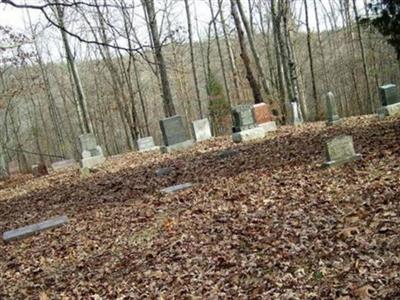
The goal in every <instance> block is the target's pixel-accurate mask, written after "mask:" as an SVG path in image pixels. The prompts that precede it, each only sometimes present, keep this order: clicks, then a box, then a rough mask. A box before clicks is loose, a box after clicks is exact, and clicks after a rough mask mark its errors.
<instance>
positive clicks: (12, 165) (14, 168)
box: [8, 160, 20, 176]
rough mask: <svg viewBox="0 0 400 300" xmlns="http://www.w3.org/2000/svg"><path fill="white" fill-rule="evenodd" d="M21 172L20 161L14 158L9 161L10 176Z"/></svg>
mask: <svg viewBox="0 0 400 300" xmlns="http://www.w3.org/2000/svg"><path fill="white" fill-rule="evenodd" d="M19 173H20V170H19V164H18V161H16V160H12V161H10V162H9V163H8V174H9V175H10V176H13V175H17V174H19Z"/></svg>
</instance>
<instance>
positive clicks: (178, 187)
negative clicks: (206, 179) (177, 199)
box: [160, 183, 193, 194]
mask: <svg viewBox="0 0 400 300" xmlns="http://www.w3.org/2000/svg"><path fill="white" fill-rule="evenodd" d="M192 186H193V184H192V183H183V184H178V185H174V186H170V187H167V188H165V189H162V190H161V191H160V192H161V193H165V194H172V193H175V192H179V191H182V190H186V189H188V188H191V187H192Z"/></svg>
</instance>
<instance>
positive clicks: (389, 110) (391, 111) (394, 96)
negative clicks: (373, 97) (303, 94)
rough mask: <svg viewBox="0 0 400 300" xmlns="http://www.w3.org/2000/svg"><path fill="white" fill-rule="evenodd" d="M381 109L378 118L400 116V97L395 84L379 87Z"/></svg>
mask: <svg viewBox="0 0 400 300" xmlns="http://www.w3.org/2000/svg"><path fill="white" fill-rule="evenodd" d="M379 96H380V100H381V105H382V106H381V107H380V108H379V109H378V116H379V118H380V119H383V118H384V117H387V116H394V115H399V114H400V96H399V93H398V91H397V87H396V85H394V84H387V85H383V86H380V87H379Z"/></svg>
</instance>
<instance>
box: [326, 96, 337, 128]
mask: <svg viewBox="0 0 400 300" xmlns="http://www.w3.org/2000/svg"><path fill="white" fill-rule="evenodd" d="M325 101H326V113H327V115H328V120H327V121H326V124H327V125H328V126H331V125H336V124H339V123H340V122H341V119H340V117H339V115H338V112H337V106H336V101H335V95H334V94H333V93H332V92H328V93H327V94H326V96H325Z"/></svg>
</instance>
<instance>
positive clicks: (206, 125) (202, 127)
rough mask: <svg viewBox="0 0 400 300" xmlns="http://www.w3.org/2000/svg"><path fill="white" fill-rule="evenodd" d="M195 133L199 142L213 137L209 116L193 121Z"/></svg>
mask: <svg viewBox="0 0 400 300" xmlns="http://www.w3.org/2000/svg"><path fill="white" fill-rule="evenodd" d="M192 130H193V135H194V137H195V139H196V141H197V142H201V141H205V140H209V139H211V138H212V133H211V127H210V122H209V121H208V119H207V118H205V119H201V120H196V121H193V122H192Z"/></svg>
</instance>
